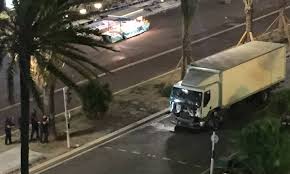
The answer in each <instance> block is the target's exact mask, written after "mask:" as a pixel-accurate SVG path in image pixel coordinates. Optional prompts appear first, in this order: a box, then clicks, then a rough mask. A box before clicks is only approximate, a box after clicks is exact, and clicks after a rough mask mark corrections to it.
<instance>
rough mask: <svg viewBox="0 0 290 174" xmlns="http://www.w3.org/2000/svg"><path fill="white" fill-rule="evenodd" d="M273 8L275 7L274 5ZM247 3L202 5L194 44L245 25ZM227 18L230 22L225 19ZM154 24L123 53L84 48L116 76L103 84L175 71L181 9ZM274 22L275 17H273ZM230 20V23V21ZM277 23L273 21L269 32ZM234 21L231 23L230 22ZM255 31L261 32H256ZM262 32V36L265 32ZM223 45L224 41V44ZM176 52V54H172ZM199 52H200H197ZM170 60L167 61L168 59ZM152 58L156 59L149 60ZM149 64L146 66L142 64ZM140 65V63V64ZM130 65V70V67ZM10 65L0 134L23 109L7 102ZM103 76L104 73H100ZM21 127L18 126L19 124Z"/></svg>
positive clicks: (267, 3)
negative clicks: (233, 26)
mask: <svg viewBox="0 0 290 174" xmlns="http://www.w3.org/2000/svg"><path fill="white" fill-rule="evenodd" d="M259 3H260V5H259V6H257V8H256V15H260V14H262V13H266V12H267V11H269V9H271V5H272V1H271V0H264V1H260V2H259ZM272 6H273V5H272ZM243 9H244V5H243V2H242V1H240V0H235V1H232V4H230V5H223V4H220V3H218V2H216V1H215V2H213V1H212V0H202V1H200V5H199V8H198V10H197V12H196V16H195V18H194V28H193V29H192V32H193V34H194V35H193V38H192V39H193V40H197V39H200V38H203V37H204V36H207V35H210V34H212V33H216V32H218V31H220V30H223V29H226V28H228V27H229V24H231V25H232V24H234V23H239V22H241V21H243ZM225 17H227V20H226V19H225ZM148 18H149V20H150V22H151V26H152V28H151V30H149V31H148V32H146V33H144V34H142V35H140V36H137V37H134V38H131V39H128V40H126V41H122V42H119V43H116V44H114V45H113V46H114V47H115V48H117V49H119V50H120V52H118V53H116V52H111V51H108V50H104V49H100V50H99V51H98V52H96V51H95V50H92V49H89V48H87V47H82V49H83V50H84V51H86V52H87V55H88V57H89V58H90V59H92V60H93V61H94V62H96V63H99V64H100V65H103V66H105V67H107V68H108V69H110V70H112V71H114V70H116V71H114V72H115V73H114V75H109V76H107V75H102V76H101V77H100V80H101V81H103V82H108V83H109V84H110V86H111V89H112V90H113V91H118V90H121V89H124V88H126V87H128V86H131V85H134V84H137V83H139V82H142V81H144V80H147V79H150V78H152V77H154V76H157V75H160V74H163V73H165V72H168V71H170V70H172V69H173V68H174V67H175V66H176V64H177V62H178V59H179V57H180V51H179V49H175V48H176V47H179V46H180V44H181V40H180V38H181V18H180V9H179V8H175V9H172V10H168V11H167V12H166V13H159V14H156V15H153V16H150V17H148ZM273 18H274V17H273ZM229 19H230V20H229ZM271 20H274V19H269V21H267V23H268V24H267V23H266V24H264V25H263V27H264V28H265V27H266V26H267V25H269V24H270V23H271V22H272V21H271ZM229 21H230V22H229ZM255 31H257V30H256V29H255ZM261 31H262V29H259V30H258V32H261ZM241 32H242V27H241V30H239V31H238V32H237V33H236V34H234V36H233V35H232V36H230V37H232V38H231V39H234V40H236V41H238V39H239V37H240V35H241ZM233 37H234V38H233ZM165 40H166V41H165ZM222 42H223V41H222ZM229 45H230V44H225V45H224V46H222V44H221V46H219V47H221V48H219V49H217V50H213V49H215V48H211V47H208V46H207V45H206V44H201V47H200V49H199V50H198V51H197V52H196V53H195V55H194V56H196V59H199V58H201V57H203V56H206V55H208V53H213V52H215V51H218V50H221V49H224V48H227V47H228V46H229ZM171 49H174V51H170V50H171ZM194 51H196V49H194ZM165 52H168V53H170V54H164V53H165ZM165 57H166V58H165ZM148 58H152V59H150V60H148ZM142 60H146V62H145V61H144V62H140V61H142ZM136 62H137V63H136ZM127 65H129V66H127ZM5 66H6V62H5V61H4V63H3V69H2V71H1V72H0V81H1V83H0V93H2V94H3V95H1V96H0V131H1V132H2V131H3V129H2V127H3V123H4V120H5V118H6V117H7V116H14V117H15V120H17V118H18V117H19V113H20V105H19V103H16V104H14V105H10V104H9V103H8V102H7V95H5V94H7V88H6V85H7V84H6V71H5ZM67 72H68V74H70V75H71V77H72V78H73V79H75V81H82V80H83V79H82V78H80V77H79V76H77V75H75V74H74V73H72V71H71V70H70V69H67ZM100 74H101V73H100ZM128 77H130V78H128ZM62 86H63V85H62V84H61V83H58V85H57V87H58V88H60V87H62ZM15 98H16V102H18V101H19V77H18V76H17V72H16V76H15ZM74 98H75V99H74V100H73V101H72V102H71V104H70V106H69V107H70V108H74V107H76V106H79V105H80V101H79V100H78V99H77V97H75V96H74ZM55 101H56V113H61V112H63V108H64V107H63V96H62V91H61V90H57V92H56V93H55ZM31 105H32V107H36V105H35V103H34V102H32V103H31ZM16 123H17V122H16Z"/></svg>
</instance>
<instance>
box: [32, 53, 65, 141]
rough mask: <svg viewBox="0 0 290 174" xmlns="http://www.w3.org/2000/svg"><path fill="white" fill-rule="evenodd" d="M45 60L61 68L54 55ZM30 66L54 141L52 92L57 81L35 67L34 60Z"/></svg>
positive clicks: (47, 72) (55, 132) (54, 127)
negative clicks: (40, 91)
mask: <svg viewBox="0 0 290 174" xmlns="http://www.w3.org/2000/svg"><path fill="white" fill-rule="evenodd" d="M47 58H48V59H49V60H50V62H51V63H53V64H54V65H55V66H57V67H58V68H60V67H61V62H59V61H58V60H56V59H55V56H54V55H52V54H49V55H48V56H47ZM31 65H32V66H31V73H32V77H33V80H34V81H35V82H36V84H37V86H38V87H39V88H40V89H41V90H42V91H43V104H44V114H45V115H48V116H49V120H50V121H49V123H50V133H51V137H53V139H55V138H56V137H57V131H56V126H55V101H54V91H55V85H56V81H57V79H56V77H55V76H54V75H53V74H52V73H50V72H49V71H47V70H46V69H41V68H40V67H39V66H38V65H37V62H36V60H35V59H32V63H31Z"/></svg>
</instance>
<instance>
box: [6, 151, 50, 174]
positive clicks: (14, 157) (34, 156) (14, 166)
mask: <svg viewBox="0 0 290 174" xmlns="http://www.w3.org/2000/svg"><path fill="white" fill-rule="evenodd" d="M42 159H44V156H43V155H42V154H41V153H38V152H34V151H31V150H30V151H29V163H30V164H33V163H35V162H37V161H40V160H42ZM19 168H20V146H16V147H14V148H12V149H10V150H8V151H5V152H3V153H0V174H6V173H10V172H13V171H16V170H18V169H19Z"/></svg>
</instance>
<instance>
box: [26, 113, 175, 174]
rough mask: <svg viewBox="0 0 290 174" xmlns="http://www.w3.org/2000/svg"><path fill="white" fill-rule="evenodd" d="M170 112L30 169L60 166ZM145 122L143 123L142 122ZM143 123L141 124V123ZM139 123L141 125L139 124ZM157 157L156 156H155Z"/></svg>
mask: <svg viewBox="0 0 290 174" xmlns="http://www.w3.org/2000/svg"><path fill="white" fill-rule="evenodd" d="M165 112H168V109H164V110H162V111H160V112H158V113H156V114H153V115H150V116H148V117H146V118H144V119H142V120H139V121H137V122H135V123H132V124H130V125H128V126H126V127H124V128H121V129H119V130H117V131H115V132H112V133H110V134H107V135H105V136H103V137H101V138H98V139H96V140H95V141H91V142H89V143H87V144H85V145H83V146H81V147H80V148H76V149H73V150H71V151H69V152H67V153H65V154H62V155H60V156H58V157H56V158H53V159H51V160H48V161H46V162H44V163H42V164H40V165H38V166H35V167H32V168H31V169H30V170H29V171H30V173H31V174H41V173H42V172H45V171H47V170H49V169H51V168H54V167H56V166H59V165H61V164H63V163H65V162H67V161H70V160H72V159H75V158H77V157H79V156H81V155H83V154H85V153H88V152H90V151H92V150H94V149H97V148H99V147H101V146H103V145H105V144H108V143H110V142H112V141H115V140H117V139H119V138H121V137H123V136H126V135H128V134H130V133H132V132H134V131H136V130H138V129H141V128H143V127H146V126H148V125H150V124H152V123H154V122H156V121H160V120H163V119H166V118H168V117H169V115H164V116H160V117H158V115H162V113H165ZM141 123H143V124H141ZM139 124H141V126H140V125H139ZM138 125H139V126H138ZM155 157H156V156H155Z"/></svg>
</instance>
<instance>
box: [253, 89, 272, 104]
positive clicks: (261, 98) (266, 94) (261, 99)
mask: <svg viewBox="0 0 290 174" xmlns="http://www.w3.org/2000/svg"><path fill="white" fill-rule="evenodd" d="M255 98H256V99H255V103H256V104H257V105H263V104H265V103H267V102H268V101H269V99H270V91H269V90H265V91H262V92H259V93H258V94H256V96H255Z"/></svg>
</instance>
